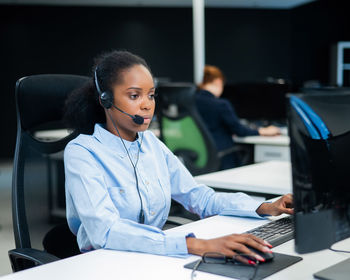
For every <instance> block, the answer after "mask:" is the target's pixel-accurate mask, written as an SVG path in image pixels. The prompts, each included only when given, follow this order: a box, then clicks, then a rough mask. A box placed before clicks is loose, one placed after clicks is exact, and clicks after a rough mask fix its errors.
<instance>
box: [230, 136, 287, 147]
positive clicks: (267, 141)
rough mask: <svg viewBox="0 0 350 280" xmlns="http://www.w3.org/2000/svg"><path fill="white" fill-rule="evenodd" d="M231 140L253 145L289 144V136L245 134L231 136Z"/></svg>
mask: <svg viewBox="0 0 350 280" xmlns="http://www.w3.org/2000/svg"><path fill="white" fill-rule="evenodd" d="M233 140H234V141H235V142H236V143H243V144H254V145H269V146H289V142H290V139H289V136H287V135H278V136H246V137H238V136H233Z"/></svg>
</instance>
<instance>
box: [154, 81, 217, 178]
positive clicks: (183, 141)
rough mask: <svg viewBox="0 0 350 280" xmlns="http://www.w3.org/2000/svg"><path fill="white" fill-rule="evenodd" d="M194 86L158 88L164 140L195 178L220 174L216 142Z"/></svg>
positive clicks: (158, 108) (182, 85) (168, 85)
mask: <svg viewBox="0 0 350 280" xmlns="http://www.w3.org/2000/svg"><path fill="white" fill-rule="evenodd" d="M195 92H196V88H195V86H193V85H192V84H186V83H169V84H162V85H160V86H158V87H157V93H158V97H157V98H158V100H157V116H158V121H159V127H160V138H161V140H162V141H163V142H164V143H165V145H166V146H167V147H168V148H169V149H170V150H171V151H172V152H173V153H174V154H175V155H177V156H178V157H179V159H180V160H181V161H182V162H183V163H184V164H185V166H186V167H187V169H188V170H189V171H190V172H191V174H192V175H193V176H195V175H200V174H204V173H209V172H214V171H218V170H219V165H220V160H219V157H218V153H217V150H216V147H215V142H214V140H213V138H212V136H211V134H210V132H209V131H208V129H207V128H206V126H205V124H204V123H203V121H202V119H201V117H200V115H199V113H198V112H197V109H196V105H195Z"/></svg>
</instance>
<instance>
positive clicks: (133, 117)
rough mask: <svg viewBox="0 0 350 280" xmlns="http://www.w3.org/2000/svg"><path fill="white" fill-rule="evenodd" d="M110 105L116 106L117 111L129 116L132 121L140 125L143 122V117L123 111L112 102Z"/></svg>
mask: <svg viewBox="0 0 350 280" xmlns="http://www.w3.org/2000/svg"><path fill="white" fill-rule="evenodd" d="M112 106H113V107H114V108H116V109H117V110H118V111H119V112H122V113H123V114H125V115H127V116H129V117H130V118H132V120H133V121H134V123H136V124H138V125H141V124H143V122H144V121H145V119H144V118H143V117H141V116H139V115H130V114H128V113H127V112H124V111H123V110H122V109H120V108H118V107H117V106H115V105H114V104H112Z"/></svg>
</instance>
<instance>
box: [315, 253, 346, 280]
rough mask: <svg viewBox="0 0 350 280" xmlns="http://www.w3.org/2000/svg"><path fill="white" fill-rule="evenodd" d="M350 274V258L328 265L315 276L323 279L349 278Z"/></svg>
mask: <svg viewBox="0 0 350 280" xmlns="http://www.w3.org/2000/svg"><path fill="white" fill-rule="evenodd" d="M349 274H350V258H349V259H346V260H345V261H342V262H340V263H337V264H335V265H332V266H330V267H327V268H326V269H323V270H321V271H319V272H316V273H315V274H314V276H315V277H316V278H318V279H323V280H348V279H349Z"/></svg>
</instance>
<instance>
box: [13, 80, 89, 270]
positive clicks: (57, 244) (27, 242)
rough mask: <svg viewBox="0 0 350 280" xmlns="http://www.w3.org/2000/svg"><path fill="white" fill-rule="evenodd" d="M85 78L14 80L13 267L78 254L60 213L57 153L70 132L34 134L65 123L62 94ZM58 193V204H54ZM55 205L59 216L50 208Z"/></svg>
mask: <svg viewBox="0 0 350 280" xmlns="http://www.w3.org/2000/svg"><path fill="white" fill-rule="evenodd" d="M87 81H88V78H87V77H83V76H75V75H35V76H29V77H25V78H22V79H20V80H18V81H17V84H16V106H17V125H18V127H17V140H16V150H15V157H14V168H13V179H12V215H13V229H14V237H15V244H16V249H14V250H11V251H9V258H10V262H11V265H12V269H13V271H19V270H23V269H27V268H30V267H33V266H37V265H41V264H45V263H48V262H52V261H55V260H58V259H60V258H65V257H68V256H72V255H75V254H78V253H79V248H78V246H77V243H76V237H75V236H74V235H73V234H72V233H71V232H70V230H69V228H68V225H67V223H66V219H65V215H64V209H65V205H64V171H63V153H62V152H63V150H64V148H65V146H66V144H67V143H68V142H69V141H70V140H71V139H73V138H74V137H76V133H74V132H72V133H70V134H69V135H68V136H66V137H64V136H63V137H61V138H59V139H48V138H39V136H38V135H39V134H40V132H41V133H42V132H43V131H47V130H52V129H61V128H64V127H65V126H64V123H63V121H62V116H63V107H64V102H65V99H66V97H67V95H68V94H69V93H70V92H71V91H72V90H74V89H76V88H78V87H80V86H82V85H83V84H84V83H85V82H87ZM62 194H63V198H62ZM60 195H61V202H60V203H61V208H60V207H56V206H57V205H59V204H60V203H59V202H58V201H57V199H59V197H60ZM62 200H63V202H62ZM60 209H61V210H63V211H62V212H63V214H62V215H61V218H60V215H59V213H58V214H57V213H56V212H59V210H60Z"/></svg>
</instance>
